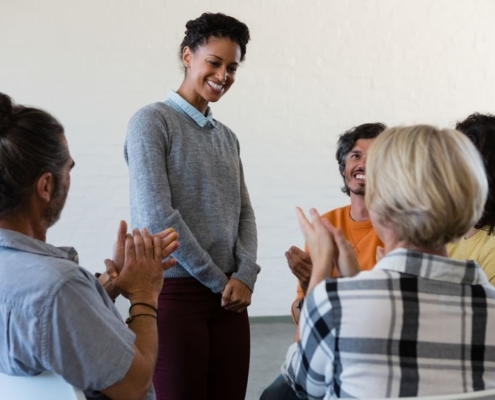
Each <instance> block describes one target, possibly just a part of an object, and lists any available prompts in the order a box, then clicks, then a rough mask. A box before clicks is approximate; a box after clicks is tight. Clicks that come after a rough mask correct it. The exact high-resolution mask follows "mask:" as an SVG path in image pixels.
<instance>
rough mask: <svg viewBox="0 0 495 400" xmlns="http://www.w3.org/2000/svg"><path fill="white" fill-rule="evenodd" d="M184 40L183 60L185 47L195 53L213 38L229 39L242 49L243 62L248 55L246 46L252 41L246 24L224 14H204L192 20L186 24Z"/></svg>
mask: <svg viewBox="0 0 495 400" xmlns="http://www.w3.org/2000/svg"><path fill="white" fill-rule="evenodd" d="M186 28H187V29H186V31H185V36H184V40H183V41H182V43H181V45H180V52H179V57H180V58H181V59H182V53H183V50H184V47H186V46H187V47H189V48H190V49H191V51H192V52H193V53H194V52H195V51H196V50H197V48H198V47H199V46H202V45H204V44H205V43H207V42H208V39H209V38H210V37H211V36H214V37H217V38H229V39H230V40H232V41H233V42H234V43H237V44H238V45H239V47H240V48H241V61H244V56H245V55H246V45H247V43H248V42H249V40H250V39H251V38H250V36H249V29H248V27H247V25H246V24H244V23H243V22H240V21H239V20H237V19H235V18H233V17H229V16H228V15H225V14H222V13H216V14H213V13H203V14H202V15H201V17H199V18H196V19H192V20H190V21H188V22H187V24H186Z"/></svg>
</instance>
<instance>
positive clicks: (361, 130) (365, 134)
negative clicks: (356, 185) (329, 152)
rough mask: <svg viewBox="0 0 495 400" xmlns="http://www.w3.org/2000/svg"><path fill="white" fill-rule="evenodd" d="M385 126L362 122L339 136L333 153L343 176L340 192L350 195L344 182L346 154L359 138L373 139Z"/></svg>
mask: <svg viewBox="0 0 495 400" xmlns="http://www.w3.org/2000/svg"><path fill="white" fill-rule="evenodd" d="M386 128H387V126H386V125H385V124H382V123H381V122H375V123H368V124H362V125H359V126H355V127H354V128H351V129H349V130H348V131H347V132H345V133H343V134H342V135H340V137H339V141H338V143H337V152H336V153H335V158H336V159H337V162H338V163H339V171H340V175H342V177H343V178H344V186H343V187H342V192H344V193H345V194H347V195H348V196H349V195H350V191H349V188H348V187H347V185H346V184H345V176H344V171H345V158H346V156H347V154H348V153H349V152H350V151H351V150H352V148H353V147H354V145H355V144H356V142H357V141H358V140H359V139H374V138H376V137H377V136H378V135H379V134H380V133H381V132H383V131H384V130H385V129H386Z"/></svg>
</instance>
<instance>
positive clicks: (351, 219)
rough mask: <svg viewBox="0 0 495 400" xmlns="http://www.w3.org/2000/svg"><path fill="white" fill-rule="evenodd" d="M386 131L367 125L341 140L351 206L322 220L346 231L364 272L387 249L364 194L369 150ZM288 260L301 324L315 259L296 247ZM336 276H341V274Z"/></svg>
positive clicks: (294, 313) (294, 308) (377, 125)
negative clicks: (384, 248) (374, 224)
mask: <svg viewBox="0 0 495 400" xmlns="http://www.w3.org/2000/svg"><path fill="white" fill-rule="evenodd" d="M385 128H386V126H385V125H384V124H382V123H369V124H363V125H359V126H356V127H354V128H352V129H350V130H348V131H347V132H345V133H344V134H343V135H341V136H340V138H339V141H338V144H337V152H336V154H335V157H336V158H337V162H338V163H339V171H340V174H341V175H342V177H343V179H344V187H343V188H342V191H343V192H344V193H346V194H347V195H348V196H350V198H351V204H349V205H347V206H345V207H341V208H336V209H334V210H331V211H329V212H327V213H326V214H323V215H322V218H326V219H327V220H329V221H330V222H331V223H332V225H333V226H335V227H337V228H340V229H342V233H343V234H344V236H345V238H346V239H347V240H348V241H349V242H350V243H351V244H352V246H353V248H354V251H355V252H356V256H357V259H358V262H359V266H360V267H361V269H362V270H369V269H371V268H373V266H374V265H375V263H376V252H377V248H378V247H379V246H380V247H382V246H383V243H382V242H381V240H380V239H379V237H378V235H377V234H376V232H375V230H374V229H373V226H372V225H371V222H370V220H369V215H368V210H367V208H366V206H365V204H364V191H365V185H366V171H365V168H366V167H365V165H366V156H367V154H368V149H369V148H370V147H371V145H372V144H373V142H374V140H375V138H376V137H377V136H378V134H380V133H381V132H382V131H383V130H384V129H385ZM285 257H286V258H287V262H288V263H289V267H290V269H291V271H292V273H293V274H294V275H295V276H296V277H297V279H298V281H299V284H298V285H297V295H296V299H295V300H294V302H293V303H292V307H291V312H292V317H293V318H294V322H295V323H296V324H297V323H298V322H299V313H300V310H301V306H302V302H303V301H304V300H303V299H304V296H305V295H306V289H307V287H308V283H309V278H310V277H311V269H312V263H311V257H310V256H309V254H308V253H307V252H305V251H302V250H301V249H299V248H298V247H296V246H292V247H291V248H290V249H289V250H288V251H287V252H286V253H285ZM334 274H335V276H338V271H336V272H334ZM296 339H297V338H296Z"/></svg>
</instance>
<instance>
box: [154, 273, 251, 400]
mask: <svg viewBox="0 0 495 400" xmlns="http://www.w3.org/2000/svg"><path fill="white" fill-rule="evenodd" d="M220 300H221V295H220V294H215V293H212V292H211V290H210V289H208V288H207V287H205V286H203V285H202V284H201V283H199V282H198V281H197V280H196V279H194V278H175V279H165V280H164V283H163V289H162V292H161V293H160V297H159V300H158V334H159V352H158V360H157V364H156V368H155V374H154V376H153V384H154V386H155V391H156V398H157V400H244V398H245V396H246V386H247V379H248V373H249V353H250V332H249V320H248V314H247V311H244V312H242V313H236V312H232V311H226V310H224V309H223V308H222V307H221V306H220Z"/></svg>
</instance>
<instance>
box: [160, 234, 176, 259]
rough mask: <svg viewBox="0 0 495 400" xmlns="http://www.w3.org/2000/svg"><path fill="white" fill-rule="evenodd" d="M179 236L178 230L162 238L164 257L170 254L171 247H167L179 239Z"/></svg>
mask: <svg viewBox="0 0 495 400" xmlns="http://www.w3.org/2000/svg"><path fill="white" fill-rule="evenodd" d="M178 238H179V234H178V233H177V232H175V231H174V232H171V233H170V234H169V235H167V236H166V237H164V238H161V247H160V248H161V256H162V258H166V257H168V256H169V255H170V249H167V247H168V246H169V245H170V244H172V243H173V242H176V241H177V239H178Z"/></svg>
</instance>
